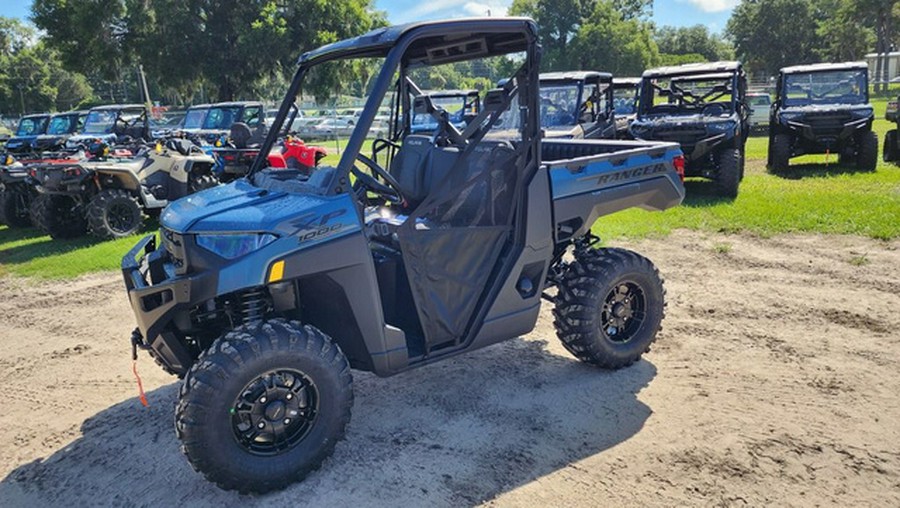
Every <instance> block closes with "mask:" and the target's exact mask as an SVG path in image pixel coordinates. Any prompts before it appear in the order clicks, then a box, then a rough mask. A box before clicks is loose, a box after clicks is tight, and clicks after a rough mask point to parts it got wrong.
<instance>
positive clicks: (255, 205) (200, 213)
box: [160, 178, 352, 235]
mask: <svg viewBox="0 0 900 508" xmlns="http://www.w3.org/2000/svg"><path fill="white" fill-rule="evenodd" d="M344 201H346V202H347V203H348V204H350V205H352V203H351V202H350V200H349V197H347V196H346V195H340V196H335V197H321V196H313V195H308V194H291V193H287V192H282V191H272V190H267V189H261V188H259V187H256V186H254V185H251V184H250V182H248V181H247V180H246V179H243V178H242V179H239V180H236V181H234V182H232V183H230V184H228V185H220V186H217V187H213V188H211V189H207V190H204V191H202V192H198V193H196V194H192V195H190V196H187V197H184V198H182V199H179V200H178V201H175V202H173V203H170V204H169V206H167V207H166V209H165V210H164V211H163V214H162V216H161V217H160V224H161V225H162V226H163V227H165V228H167V229H170V230H172V231H175V232H176V233H181V234H184V233H203V232H215V233H238V232H259V233H275V234H279V235H288V234H293V233H295V232H296V231H297V229H298V226H296V225H295V226H291V225H290V224H289V223H287V221H288V220H290V219H293V218H299V217H304V216H310V215H311V214H313V213H314V212H315V211H316V210H319V209H322V210H331V209H333V208H334V207H335V206H336V204H337V205H343V204H344V203H343V202H344Z"/></svg>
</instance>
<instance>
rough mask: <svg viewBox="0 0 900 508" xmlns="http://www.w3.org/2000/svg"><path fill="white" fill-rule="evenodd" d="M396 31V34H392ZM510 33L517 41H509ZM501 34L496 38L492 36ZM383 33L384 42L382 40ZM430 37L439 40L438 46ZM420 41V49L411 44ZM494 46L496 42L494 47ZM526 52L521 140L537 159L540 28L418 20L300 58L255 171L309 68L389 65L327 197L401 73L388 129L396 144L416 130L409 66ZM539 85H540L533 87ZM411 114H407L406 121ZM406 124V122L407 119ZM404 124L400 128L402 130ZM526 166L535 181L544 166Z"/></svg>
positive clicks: (340, 183)
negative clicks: (378, 61)
mask: <svg viewBox="0 0 900 508" xmlns="http://www.w3.org/2000/svg"><path fill="white" fill-rule="evenodd" d="M391 36H393V37H391ZM504 36H511V37H514V39H512V40H511V41H510V40H506V39H505V38H504ZM492 37H493V39H496V40H493V39H492ZM380 38H383V39H384V40H383V41H382V40H380ZM427 39H435V40H434V42H433V43H430V42H431V41H428V40H427ZM415 43H420V45H418V46H415V50H416V51H415V52H414V54H413V52H412V51H410V50H411V48H413V46H414V44H415ZM492 44H493V46H492ZM521 51H524V52H525V62H524V63H523V68H522V69H523V72H522V73H521V76H524V79H522V78H520V80H521V81H522V82H521V83H517V86H518V88H519V102H518V104H519V105H520V112H519V114H520V115H521V116H522V122H521V139H522V141H521V142H522V143H528V144H530V145H531V153H532V157H531V160H534V161H536V160H538V159H539V157H537V154H539V153H540V120H539V118H538V116H537V112H538V110H539V109H538V104H537V102H538V98H539V94H538V91H537V89H536V88H537V87H538V66H539V61H540V46H539V44H538V39H537V26H536V25H535V23H534V21H532V20H530V19H528V18H472V19H464V20H451V21H438V22H426V23H418V24H412V25H406V26H399V27H389V28H384V29H379V30H375V31H373V32H370V33H369V34H366V35H363V36H360V37H357V38H355V39H348V40H345V41H341V42H338V43H334V44H331V45H329V46H325V47H323V48H320V49H318V50H315V51H312V52H309V53H306V54H304V55H302V56H301V57H300V60H299V66H298V68H297V71H296V72H295V73H294V77H293V79H292V81H291V85H290V87H289V88H288V90H287V93H286V95H285V100H284V101H283V102H282V104H281V106H280V107H279V109H278V114H277V115H276V116H275V120H274V121H273V124H272V127H271V129H270V130H269V133H268V135H267V136H266V139H265V142H264V143H263V145H262V147H261V148H260V151H259V154H258V155H257V157H256V159H255V160H254V161H253V164H252V166H251V168H250V172H249V173H248V176H251V175H253V174H254V173H256V172H257V171H260V170H261V169H263V168H264V167H265V164H266V162H267V157H266V155H265V154H268V153H269V151H270V150H271V149H272V147H273V146H274V145H275V143H276V141H277V138H278V135H279V132H280V131H281V126H282V125H283V124H284V122H285V120H286V119H287V117H288V115H289V114H290V111H291V107H292V106H293V104H294V101H295V99H296V97H297V96H298V94H299V93H300V89H301V86H302V82H303V79H304V77H305V75H306V73H307V72H308V71H309V69H310V68H312V67H313V66H316V65H320V64H323V63H327V62H331V61H335V60H349V59H354V58H367V57H383V58H384V62H383V64H382V67H381V70H380V71H379V73H378V77H377V78H376V79H375V82H374V85H373V86H372V90H371V92H370V94H369V97H368V99H367V101H366V104H365V107H364V108H363V111H362V113H361V114H360V117H359V119H358V121H357V123H356V126H355V128H354V129H353V133H352V134H351V135H350V139H349V140H348V142H347V144H346V146H345V147H344V152H343V154H342V155H341V159H340V162H338V165H337V171H336V173H335V175H334V176H333V177H332V181H331V182H330V184H329V185H328V189H327V192H326V195H336V194H340V193H342V192H345V191H346V190H347V188H348V185H349V181H350V178H349V176H350V170H351V168H352V167H353V164H354V162H355V160H356V159H357V156H358V155H359V153H360V150H361V148H362V145H363V142H364V141H365V137H366V135H367V134H368V131H369V129H370V127H371V125H372V123H373V122H374V120H375V116H377V114H378V109H379V108H380V107H381V104H382V101H383V100H384V97H385V96H386V95H387V93H388V91H389V89H390V88H391V87H392V86H395V85H396V83H397V82H396V81H395V80H394V76H395V75H396V74H397V72H398V71H399V87H398V90H397V91H398V92H400V93H396V94H394V99H393V101H392V105H391V109H392V118H391V125H390V129H389V135H388V137H389V138H390V141H392V142H395V141H397V140H399V139H400V138H401V137H402V136H403V135H404V134H405V133H406V132H409V122H410V115H400V111H401V110H402V111H410V106H411V104H410V101H409V96H410V95H409V93H407V92H408V90H409V88H408V86H409V82H408V80H407V79H405V78H406V77H407V75H408V70H409V69H413V68H416V67H420V66H432V65H440V64H445V63H453V62H459V61H467V60H473V59H476V58H484V57H489V56H500V55H507V54H512V53H518V52H521ZM533 88H534V90H532V89H533ZM404 117H405V118H404ZM401 122H402V126H400V123H401ZM398 127H400V128H398ZM532 166H533V167H529V168H520V169H521V170H523V171H524V172H525V173H524V174H523V175H522V177H523V178H526V179H530V178H531V176H532V174H533V172H534V171H536V170H537V165H536V164H532Z"/></svg>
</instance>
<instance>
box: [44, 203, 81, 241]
mask: <svg viewBox="0 0 900 508" xmlns="http://www.w3.org/2000/svg"><path fill="white" fill-rule="evenodd" d="M31 219H32V221H34V224H35V225H36V226H37V227H39V228H40V229H41V230H43V231H44V232H45V233H47V234H49V235H50V237H51V238H53V239H56V240H61V239H66V238H75V237H78V236H81V235H83V234H84V233H85V232H86V230H87V220H86V219H85V217H84V207H83V206H82V205H81V204H80V203H78V201H76V200H75V198H72V197H70V196H61V195H54V194H38V195H37V196H35V198H34V199H33V200H32V201H31Z"/></svg>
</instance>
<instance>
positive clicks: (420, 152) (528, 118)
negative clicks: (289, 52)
mask: <svg viewBox="0 0 900 508" xmlns="http://www.w3.org/2000/svg"><path fill="white" fill-rule="evenodd" d="M510 54H515V55H516V58H515V60H514V61H515V62H517V65H518V66H519V67H518V70H516V71H515V73H514V74H513V75H512V76H511V79H510V80H509V81H507V82H506V84H505V85H504V86H503V87H501V88H498V89H495V90H489V91H487V93H486V94H485V97H484V99H483V103H482V108H481V111H480V112H479V113H478V115H477V117H475V118H474V119H472V121H470V122H469V123H468V124H467V126H466V128H465V129H464V130H462V131H460V130H459V129H458V128H457V126H456V125H455V124H454V123H453V122H452V121H451V120H450V118H449V115H448V114H447V112H446V111H443V110H442V109H441V108H439V107H437V106H436V105H435V104H434V102H433V101H432V100H431V97H430V96H429V95H428V94H424V93H422V88H420V87H419V86H418V85H417V84H416V80H417V79H421V77H422V76H423V75H427V73H428V72H429V71H430V70H431V68H434V67H440V66H443V65H450V64H454V63H457V62H464V61H472V60H478V59H484V58H491V57H497V56H502V55H510ZM539 55H540V47H539V45H538V34H537V27H536V25H535V24H534V22H533V21H532V20H530V19H527V18H477V19H465V20H452V21H432V22H424V23H416V24H410V25H403V26H396V27H390V28H381V29H378V30H375V31H373V32H370V33H367V34H365V35H362V36H359V37H356V38H353V39H349V40H345V41H341V42H337V43H334V44H331V45H328V46H325V47H322V48H320V49H317V50H314V51H311V52H308V53H305V54H304V55H303V56H301V57H300V61H299V68H298V70H297V73H296V75H295V76H294V78H293V81H292V83H291V86H290V88H289V90H288V92H287V97H286V99H285V101H284V102H283V104H282V105H281V108H280V109H279V111H278V114H277V116H276V117H275V121H274V127H273V128H272V129H271V130H270V131H269V134H268V138H267V139H266V141H265V143H264V145H263V147H262V148H261V149H260V150H259V153H260V156H258V157H257V158H256V160H255V161H254V163H253V166H252V168H251V169H250V172H249V174H248V175H247V176H246V177H245V178H241V179H238V180H236V181H234V182H232V183H230V184H228V185H223V186H220V187H217V188H215V189H210V190H206V191H203V192H200V193H197V194H194V195H192V196H190V197H187V198H184V199H181V200H179V201H177V202H175V203H172V204H170V205H169V206H168V208H166V210H165V211H164V212H163V213H162V216H161V218H160V225H161V230H160V235H159V236H160V241H161V245H159V246H157V242H156V239H155V237H154V236H148V237H146V238H144V239H143V240H141V241H140V242H139V243H138V244H137V245H136V246H135V247H134V249H133V250H132V251H131V252H129V253H128V255H127V256H126V257H125V259H124V260H123V262H122V270H123V272H124V276H125V285H126V287H127V290H128V297H129V299H130V302H131V306H132V308H133V309H134V313H135V315H136V317H137V323H138V328H137V329H136V330H135V332H134V334H133V335H132V339H131V340H132V345H133V350H132V352H133V353H134V354H136V351H137V350H138V349H145V350H148V351H149V352H150V353H151V354H152V356H153V357H155V359H156V360H157V361H158V362H159V363H160V364H161V365H162V366H163V368H165V369H166V370H167V371H169V372H171V373H173V374H175V375H178V376H183V377H184V385H183V387H182V390H181V393H180V398H179V401H178V404H177V407H176V410H175V422H176V423H175V427H176V432H177V434H178V436H179V438H180V439H181V441H182V444H183V450H184V452H185V454H186V455H187V457H188V460H189V461H190V463H191V464H192V465H193V466H194V468H195V469H196V470H198V471H200V472H201V473H203V474H204V475H205V476H206V478H208V479H209V480H210V481H213V482H215V483H216V484H218V485H219V486H220V487H222V488H224V489H236V490H239V491H242V492H265V491H269V490H273V489H279V488H283V487H284V486H286V485H288V484H289V483H291V482H294V481H297V480H300V479H302V478H303V477H304V476H305V475H306V474H307V473H309V472H310V471H312V470H313V469H315V468H317V467H319V465H320V464H321V463H322V461H323V460H324V459H325V458H326V457H328V456H329V455H330V454H331V452H332V451H333V449H334V446H335V443H337V442H338V441H340V440H341V438H342V437H343V435H344V429H345V427H346V425H347V422H348V421H349V419H350V410H351V406H352V405H353V392H352V378H351V369H358V370H364V371H371V372H374V373H375V374H377V375H379V376H390V375H393V374H397V373H399V372H403V371H405V370H408V369H411V368H413V367H420V366H423V365H427V364H429V363H433V362H437V361H441V360H444V359H447V358H450V357H452V356H454V355H457V354H460V353H464V352H467V351H472V350H475V349H478V348H482V347H485V346H488V345H490V344H494V343H496V342H499V341H503V340H507V339H512V338H515V337H519V336H521V335H524V334H527V333H529V332H530V331H531V330H532V329H533V328H534V326H535V323H536V321H537V319H538V313H539V311H540V308H541V301H542V299H546V300H549V301H550V302H552V303H553V305H554V309H553V315H554V320H555V325H556V329H557V333H558V335H559V338H560V339H561V341H562V343H563V345H564V346H565V347H566V348H567V349H568V350H569V351H570V352H571V353H572V354H573V355H574V356H575V357H577V358H578V359H580V360H583V361H585V362H588V363H591V364H594V365H597V366H598V367H603V368H609V369H616V368H620V367H624V366H626V365H629V364H631V363H633V362H635V361H636V360H638V359H639V358H640V356H641V354H642V353H644V352H646V351H647V350H648V348H649V347H650V344H651V343H652V342H653V341H654V340H655V338H656V334H657V331H658V330H659V326H660V322H661V320H662V319H663V314H664V310H665V302H664V296H665V291H664V289H663V283H662V280H661V278H660V276H659V273H658V272H657V270H656V268H655V267H654V266H653V264H652V263H651V262H650V261H649V260H647V259H646V258H644V257H642V256H640V255H638V254H636V253H633V252H630V251H627V250H623V249H615V248H607V249H596V248H595V245H596V241H597V238H596V237H594V236H593V235H592V234H591V226H592V225H593V224H594V222H595V221H596V220H597V218H598V217H600V216H603V215H607V214H610V213H613V212H615V211H618V210H622V209H625V208H630V207H639V208H644V209H648V210H662V209H666V208H669V207H672V206H675V205H677V204H679V203H680V202H681V200H682V198H683V196H684V188H683V186H682V181H681V174H680V172H681V170H682V168H683V160H682V158H681V151H680V150H679V148H678V146H677V145H676V144H674V143H665V142H640V141H613V140H610V141H601V140H553V141H542V140H541V138H540V132H541V130H540V129H541V127H540V119H539V112H540V107H539V102H538V101H539V94H538V64H539ZM353 59H366V61H367V62H371V61H373V60H374V61H377V62H378V63H379V64H380V66H381V67H380V70H379V71H378V73H377V75H376V77H375V78H374V81H373V84H372V86H371V94H370V96H369V97H368V99H367V101H366V103H365V109H364V110H363V111H362V114H361V115H360V117H359V122H358V123H357V125H356V126H355V130H354V132H353V134H352V135H351V137H350V139H349V140H348V142H347V146H346V148H345V150H344V152H343V154H342V156H341V160H340V162H338V164H337V165H336V166H335V167H327V166H319V167H317V168H316V169H315V170H314V171H312V172H311V174H310V173H308V172H301V171H299V170H291V169H268V168H266V167H265V165H266V162H267V158H266V157H265V155H264V154H267V153H268V152H269V150H270V149H271V148H272V146H273V145H274V143H275V142H276V136H277V134H278V132H279V131H280V130H281V129H280V126H281V125H282V124H283V123H284V121H285V119H286V118H287V117H288V115H289V113H290V111H291V108H292V107H293V105H294V103H295V102H299V100H300V97H301V93H309V92H308V91H307V90H305V89H304V87H313V86H314V83H315V82H316V79H317V78H320V77H322V76H328V75H333V74H329V73H330V72H333V71H335V69H347V68H351V67H350V66H349V65H347V61H348V60H353ZM330 66H335V67H330ZM435 72H438V71H435ZM386 96H390V97H391V99H390V100H391V118H392V121H391V125H390V126H389V132H388V134H387V137H386V138H382V139H377V140H375V141H374V143H373V144H372V151H371V152H370V153H368V154H364V153H362V151H361V150H362V147H363V145H364V141H365V140H366V138H367V136H368V134H369V132H368V130H369V129H370V128H371V127H372V125H373V122H374V120H375V116H376V115H377V114H378V109H379V107H380V106H381V104H382V100H383V99H384V98H385V97H386ZM412 113H418V114H428V115H431V116H432V117H433V118H434V119H435V121H436V122H437V123H438V124H439V128H438V129H436V130H435V132H433V133H429V134H428V135H421V134H411V133H410V128H411V125H410V123H411V118H413V116H414V115H413V114H412ZM501 118H503V119H504V121H502V122H501Z"/></svg>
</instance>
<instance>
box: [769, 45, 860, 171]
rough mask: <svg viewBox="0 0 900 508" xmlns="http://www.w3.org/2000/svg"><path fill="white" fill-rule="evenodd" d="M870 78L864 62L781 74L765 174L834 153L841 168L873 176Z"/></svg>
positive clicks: (805, 67) (806, 67) (793, 69)
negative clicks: (803, 157) (794, 161)
mask: <svg viewBox="0 0 900 508" xmlns="http://www.w3.org/2000/svg"><path fill="white" fill-rule="evenodd" d="M868 73H869V70H868V65H866V63H865V62H846V63H821V64H813V65H798V66H795V67H785V68H783V69H781V71H779V73H778V83H777V85H776V90H775V103H774V104H773V105H772V109H771V114H770V118H769V157H768V166H769V169H771V170H773V171H784V170H786V169H788V165H789V161H790V159H791V157H797V156H800V155H806V154H817V153H834V154H838V156H839V157H840V161H841V163H842V164H856V166H857V167H858V168H859V169H862V170H865V171H874V170H875V164H876V163H877V162H878V135H877V134H875V133H874V132H872V121H873V120H874V119H875V114H874V112H873V109H872V105H871V104H869V81H868Z"/></svg>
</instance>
